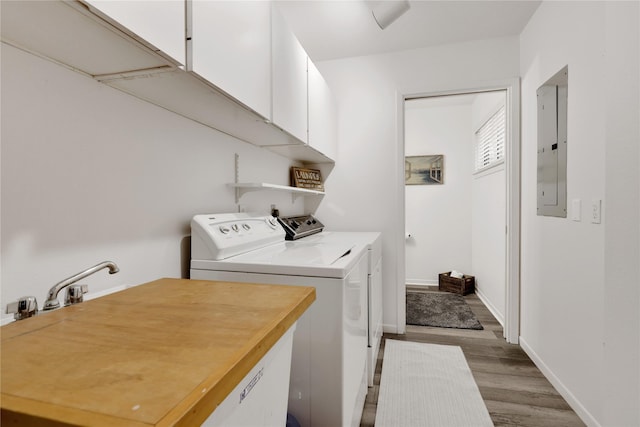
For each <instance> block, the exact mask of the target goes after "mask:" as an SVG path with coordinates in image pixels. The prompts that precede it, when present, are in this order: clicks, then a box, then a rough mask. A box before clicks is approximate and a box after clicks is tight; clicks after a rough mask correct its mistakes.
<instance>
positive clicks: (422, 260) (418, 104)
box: [405, 95, 473, 285]
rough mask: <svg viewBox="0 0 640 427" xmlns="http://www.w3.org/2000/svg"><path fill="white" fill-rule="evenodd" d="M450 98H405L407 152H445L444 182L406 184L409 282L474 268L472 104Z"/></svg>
mask: <svg viewBox="0 0 640 427" xmlns="http://www.w3.org/2000/svg"><path fill="white" fill-rule="evenodd" d="M461 96H464V95H461ZM447 98H449V99H447ZM447 98H427V99H418V100H408V101H406V102H405V154H406V155H407V156H419V155H428V154H442V155H444V183H443V184H441V185H407V186H406V187H405V218H406V223H405V224H406V225H405V227H406V230H407V233H410V234H411V238H409V239H407V245H406V249H405V250H406V252H405V260H406V261H405V265H406V273H405V274H406V277H407V283H417V284H429V285H437V284H438V274H439V273H443V272H445V271H451V270H456V271H461V272H464V273H466V274H471V273H472V267H471V264H472V262H471V205H470V202H471V178H470V177H471V171H472V167H473V166H472V165H473V141H472V139H471V132H470V123H471V104H470V103H466V104H463V105H450V104H451V103H453V102H455V100H452V99H451V98H459V97H458V96H456V97H447ZM448 104H449V105H448Z"/></svg>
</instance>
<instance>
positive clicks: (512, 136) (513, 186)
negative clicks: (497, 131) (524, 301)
mask: <svg viewBox="0 0 640 427" xmlns="http://www.w3.org/2000/svg"><path fill="white" fill-rule="evenodd" d="M495 90H506V91H507V94H506V106H507V111H508V114H507V132H508V135H509V138H507V141H506V145H505V149H506V152H507V155H506V158H505V168H506V185H507V212H506V215H507V217H506V223H507V229H506V230H505V233H506V242H507V243H506V254H507V255H506V256H507V259H506V272H505V276H506V277H505V279H506V292H505V293H506V301H505V312H506V313H505V319H504V337H505V339H506V340H507V342H509V343H511V344H517V343H518V338H519V336H520V78H518V77H514V78H510V79H501V80H497V81H491V82H485V83H482V84H478V85H477V86H472V87H468V88H458V89H442V90H437V91H431V92H420V90H407V89H406V88H405V89H403V90H400V91H398V92H396V94H397V96H396V98H397V110H396V128H397V129H396V130H397V133H396V138H397V139H396V146H397V159H396V160H397V161H396V179H397V187H396V188H397V192H396V193H397V194H398V200H397V201H396V203H397V206H398V208H399V209H398V218H397V221H396V223H397V226H396V233H395V235H396V236H395V238H396V239H397V240H396V242H402V243H401V244H400V243H398V245H397V248H398V252H397V254H396V261H397V271H396V277H397V283H396V286H397V287H398V290H397V314H398V317H397V321H398V328H402V331H403V332H404V326H401V325H404V323H405V322H406V291H405V288H406V286H405V277H404V273H405V253H404V236H405V201H404V101H405V100H406V99H411V98H421V97H430V96H444V95H459V94H464V93H477V92H489V91H495ZM403 332H399V333H403Z"/></svg>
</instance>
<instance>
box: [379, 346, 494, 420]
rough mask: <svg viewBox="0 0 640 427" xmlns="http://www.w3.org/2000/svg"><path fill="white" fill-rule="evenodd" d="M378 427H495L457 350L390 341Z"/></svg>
mask: <svg viewBox="0 0 640 427" xmlns="http://www.w3.org/2000/svg"><path fill="white" fill-rule="evenodd" d="M375 426H376V427H423V426H424V427H435V426H437V427H491V426H493V422H492V421H491V416H490V415H489V411H488V410H487V407H486V406H485V404H484V401H483V400H482V396H481V395H480V390H479V389H478V385H477V384H476V382H475V380H474V378H473V375H472V374H471V370H470V369H469V365H468V364H467V361H466V359H465V357H464V354H463V353H462V349H461V348H460V347H457V346H449V345H438V344H423V343H417V342H408V341H396V340H390V339H387V340H386V341H385V346H384V359H383V361H382V376H381V378H380V391H379V394H378V407H377V408H376V421H375Z"/></svg>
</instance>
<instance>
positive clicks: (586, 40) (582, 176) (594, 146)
mask: <svg viewBox="0 0 640 427" xmlns="http://www.w3.org/2000/svg"><path fill="white" fill-rule="evenodd" d="M520 49H521V65H520V67H521V75H522V253H521V255H522V263H521V276H522V282H521V344H522V346H523V347H524V348H525V350H526V351H527V352H528V353H529V354H530V355H531V356H532V358H533V359H534V360H535V361H536V363H538V364H539V366H541V368H542V369H543V371H544V372H545V374H546V375H547V377H549V378H550V379H551V381H552V382H553V383H554V385H555V386H556V388H558V389H559V390H560V391H561V392H562V393H563V395H564V396H565V398H567V400H568V401H569V403H570V404H571V405H572V407H573V408H574V409H575V410H576V411H577V412H578V414H579V415H580V416H581V417H582V418H583V420H585V421H586V422H587V423H588V424H589V425H603V426H636V425H639V424H640V416H639V412H638V402H639V401H640V394H639V392H638V388H639V385H640V381H639V378H640V377H639V374H638V370H639V369H640V368H639V366H638V365H639V363H638V360H639V354H640V352H639V349H638V340H639V336H640V322H639V318H638V311H639V307H638V300H639V299H638V292H639V291H638V277H639V271H638V263H637V261H638V259H639V258H638V253H639V251H638V241H639V239H638V236H639V232H638V218H639V217H640V216H639V208H638V205H639V204H638V197H637V196H638V185H639V179H638V163H637V159H638V139H639V132H638V75H640V74H639V71H638V3H637V2H626V3H625V2H620V3H618V2H543V3H542V5H541V6H540V8H539V9H538V10H537V12H536V13H535V15H534V16H533V18H532V19H531V21H530V22H529V24H528V25H527V27H526V28H525V30H524V31H523V33H522V35H521V46H520ZM565 65H568V67H569V110H568V165H567V195H568V196H567V199H568V201H569V208H570V206H571V200H573V199H580V200H582V212H583V217H582V221H580V222H574V221H571V220H570V219H568V218H552V217H540V216H537V215H536V146H537V145H536V132H537V128H536V93H535V91H536V89H537V88H538V86H540V85H541V84H542V83H544V82H545V81H546V80H547V79H548V78H549V77H551V76H552V75H553V74H555V73H556V72H557V71H558V70H560V69H561V68H562V67H563V66H565ZM592 199H602V200H603V212H602V216H603V223H602V224H592V223H591V222H590V218H589V217H588V213H589V211H590V203H591V200H592ZM571 213H572V212H571V211H569V218H570V217H571Z"/></svg>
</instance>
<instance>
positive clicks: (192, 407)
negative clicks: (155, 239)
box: [0, 279, 315, 427]
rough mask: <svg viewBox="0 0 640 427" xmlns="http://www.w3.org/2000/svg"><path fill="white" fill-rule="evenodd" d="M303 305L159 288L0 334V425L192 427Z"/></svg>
mask: <svg viewBox="0 0 640 427" xmlns="http://www.w3.org/2000/svg"><path fill="white" fill-rule="evenodd" d="M314 300H315V289H314V288H311V287H298V286H277V285H261V284H245V283H230V282H211V281H205V280H182V279H160V280H156V281H154V282H150V283H146V284H144V285H140V286H136V287H132V288H129V289H127V290H125V291H121V292H117V293H114V294H111V295H107V296H104V297H101V298H97V299H94V300H90V301H85V302H83V303H81V304H77V305H74V306H70V307H65V308H62V309H59V310H56V311H53V312H50V313H45V314H41V315H39V316H36V317H32V318H30V319H26V320H22V321H19V322H13V323H11V324H9V325H6V326H3V327H2V328H0V333H1V335H2V348H1V357H2V366H1V373H2V379H1V381H2V382H1V385H2V388H1V395H0V397H1V401H0V406H1V408H2V413H1V416H2V424H3V425H29V426H39V425H42V426H60V425H74V424H75V425H105V426H134V427H135V426H170V425H179V426H186V425H189V426H193V425H198V424H200V423H201V422H202V421H204V420H205V419H206V418H207V417H208V416H209V414H210V413H211V412H213V410H214V409H215V408H216V407H217V406H218V404H219V403H220V402H222V401H223V400H224V399H225V397H226V396H227V395H228V393H229V392H231V391H232V390H233V388H234V387H235V386H236V385H237V384H238V383H239V382H240V380H242V378H243V377H244V376H245V375H246V374H247V373H248V372H249V371H250V370H251V368H252V367H253V366H254V365H255V364H256V363H257V362H258V361H259V360H260V359H261V358H262V356H264V355H265V353H266V352H267V351H268V350H269V349H270V348H271V347H272V346H273V345H274V344H275V343H276V342H277V341H278V339H280V337H282V335H283V334H284V333H285V332H286V331H287V330H288V329H289V327H290V326H291V325H293V323H294V322H295V321H296V320H297V319H298V318H299V317H300V316H301V315H302V313H304V311H305V310H306V309H307V308H308V307H309V306H310V305H311V303H312V302H313V301H314Z"/></svg>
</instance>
